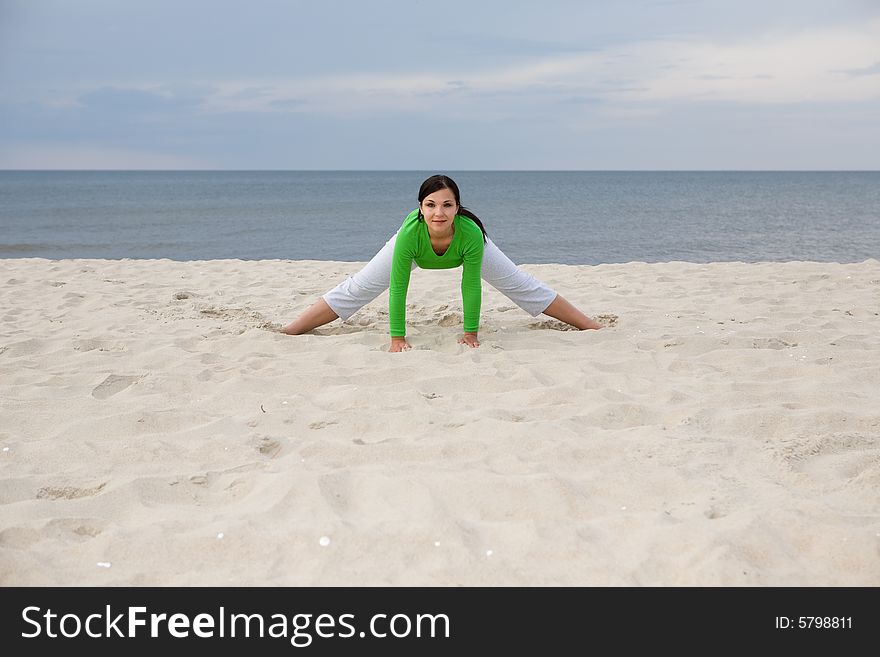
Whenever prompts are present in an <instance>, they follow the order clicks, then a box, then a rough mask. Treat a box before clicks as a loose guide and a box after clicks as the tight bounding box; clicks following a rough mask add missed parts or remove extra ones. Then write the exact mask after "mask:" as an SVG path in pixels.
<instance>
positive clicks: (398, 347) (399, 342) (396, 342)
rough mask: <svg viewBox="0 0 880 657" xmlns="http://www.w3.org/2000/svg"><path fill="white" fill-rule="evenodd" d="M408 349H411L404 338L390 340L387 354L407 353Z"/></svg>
mask: <svg viewBox="0 0 880 657" xmlns="http://www.w3.org/2000/svg"><path fill="white" fill-rule="evenodd" d="M410 349H412V347H411V346H410V344H409V342H407V341H406V338H391V347H389V349H388V353H392V354H396V353H397V352H399V351H409V350H410Z"/></svg>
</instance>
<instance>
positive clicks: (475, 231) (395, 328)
mask: <svg viewBox="0 0 880 657" xmlns="http://www.w3.org/2000/svg"><path fill="white" fill-rule="evenodd" d="M418 216H419V211H418V210H413V211H412V212H410V213H409V216H407V218H406V219H404V221H403V225H402V226H401V227H400V231H399V232H398V233H397V239H396V240H395V242H394V256H393V260H392V263H391V282H390V285H389V287H388V315H389V319H390V321H391V336H392V337H402V336H405V335H406V291H407V289H408V288H409V275H410V272H411V271H412V262H413V260H415V261H416V264H417V265H418V266H419V267H421V268H422V269H452V268H453V267H458V266H459V265H461V266H462V272H461V301H462V305H463V306H464V330H465V331H466V332H468V333H476V332H477V330H478V329H479V327H480V303H481V301H482V290H481V287H480V267H482V265H483V231H481V230H480V227H479V226H477V224H475V223H474V222H473V221H471V220H470V219H469V218H468V217H463V216H461V215H458V214H457V215H455V218H454V219H453V226H454V228H455V234H454V235H453V236H452V242H451V243H450V244H449V248H447V249H446V252H445V253H444V254H443V255H437V254H436V253H434V249H433V248H431V237H430V236H429V235H428V226H427V224H425V222H424V221H419V218H418Z"/></svg>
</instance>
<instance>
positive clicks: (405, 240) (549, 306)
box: [281, 175, 602, 352]
mask: <svg viewBox="0 0 880 657" xmlns="http://www.w3.org/2000/svg"><path fill="white" fill-rule="evenodd" d="M416 265H418V266H419V267H422V268H423V269H450V268H452V267H458V266H459V265H460V266H461V267H462V276H461V295H462V303H463V306H464V335H463V336H462V337H461V338H459V340H458V342H459V343H460V344H466V345H468V346H470V347H479V346H480V341H479V339H478V337H477V334H478V329H479V317H480V303H481V293H480V277H482V278H483V279H485V280H486V282H488V283H489V284H490V285H492V286H493V287H495V289H497V290H498V291H499V292H501V293H502V294H504V295H505V296H506V297H507V298H509V299H510V300H511V301H513V302H514V303H515V304H516V305H518V306H519V307H520V308H522V309H523V310H525V311H526V312H527V313H529V314H530V315H531V316H532V317H537V316H538V315H540V314H541V313H544V314H545V315H549V316H550V317H554V318H556V319H558V320H560V321H563V322H565V323H566V324H571V325H572V326H574V327H575V328H578V329H581V330H583V329H598V328H602V325H601V324H599V323H598V322H596V321H594V320H592V319H590V318H589V317H587V316H586V315H584V314H583V313H582V312H581V311H580V310H578V309H577V308H575V307H574V306H572V305H571V304H570V303H569V302H568V301H566V300H565V299H563V298H562V296H561V295H559V294H557V293H556V292H555V291H553V290H552V289H550V288H549V287H547V286H546V285H545V284H544V283H542V282H541V281H539V280H537V279H536V278H534V277H533V276H530V275H529V274H526V273H525V272H524V271H522V270H520V269H519V268H518V267H517V266H516V265H515V264H513V262H511V260H510V259H509V258H508V257H507V256H506V255H504V254H503V253H502V252H501V250H500V249H499V248H498V247H497V246H495V244H493V243H492V240H490V239H489V238H488V236H487V235H486V229H485V228H484V227H483V224H482V222H481V221H480V220H479V219H478V218H477V217H476V215H474V214H473V213H472V212H471V211H470V210H468V209H467V208H465V207H463V206H462V205H461V194H460V193H459V190H458V185H456V184H455V182H454V181H453V180H452V178H450V177H448V176H440V175H438V176H431V177H430V178H428V179H427V180H425V182H423V183H422V186H421V188H420V189H419V207H418V209H417V210H413V211H412V212H411V213H410V214H409V216H407V218H406V219H405V220H404V222H403V225H402V226H401V227H400V230H399V231H397V233H395V235H394V236H393V237H392V238H391V239H390V240H388V242H387V243H386V244H385V246H384V247H382V249H381V250H380V251H379V253H377V254H376V255H375V256H374V257H373V259H372V260H370V262H368V263H367V265H366V266H365V267H364V268H363V269H361V270H360V271H359V272H358V273H356V274H355V275H354V276H352V277H351V278H348V279H346V280H345V281H343V282H342V283H340V284H339V285H337V286H336V287H335V288H333V289H332V290H330V291H329V292H327V294H325V295H324V296H323V297H321V298H320V299H318V301H316V302H315V303H314V304H312V305H311V306H310V307H309V308H307V309H306V310H305V312H303V314H302V315H300V316H299V317H298V318H297V319H296V320H294V321H293V322H292V323H290V324H288V325H287V326H285V327H284V328H283V329H281V332H282V333H287V334H289V335H300V334H302V333H306V332H308V331H311V330H312V329H314V328H316V327H318V326H321V325H323V324H326V323H328V322H332V321H333V320H334V319H337V318H338V317H341V318H342V319H343V320H346V319H348V318H349V317H351V316H352V315H353V314H354V313H356V312H357V311H358V310H360V309H361V308H362V307H363V306H365V305H366V304H368V303H369V302H370V301H372V300H373V299H375V298H376V297H377V296H379V295H380V294H381V293H382V292H384V291H385V290H386V289H387V290H388V310H389V317H390V323H391V347H390V348H389V350H388V351H390V352H399V351H406V350H408V349H410V348H411V347H410V345H409V343H408V342H407V341H406V330H405V308H406V291H407V287H408V285H409V275H410V272H411V271H412V269H413V268H414V267H415V266H416Z"/></svg>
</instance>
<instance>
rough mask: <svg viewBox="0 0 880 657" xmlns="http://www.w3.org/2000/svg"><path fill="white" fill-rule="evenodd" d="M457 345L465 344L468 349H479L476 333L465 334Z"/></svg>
mask: <svg viewBox="0 0 880 657" xmlns="http://www.w3.org/2000/svg"><path fill="white" fill-rule="evenodd" d="M458 344H466V345H467V346H469V347H479V346H480V341H479V340H478V339H477V334H476V333H465V334H464V335H463V336H462V337H460V338H459V339H458Z"/></svg>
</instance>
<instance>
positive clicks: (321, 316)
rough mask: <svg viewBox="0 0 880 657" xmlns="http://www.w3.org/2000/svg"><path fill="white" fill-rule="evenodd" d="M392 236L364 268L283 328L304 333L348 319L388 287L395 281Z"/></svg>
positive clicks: (290, 332)
mask: <svg viewBox="0 0 880 657" xmlns="http://www.w3.org/2000/svg"><path fill="white" fill-rule="evenodd" d="M396 238H397V233H395V234H394V235H392V236H391V239H389V240H388V241H387V242H386V243H385V246H383V247H382V248H381V249H380V250H379V252H378V253H377V254H376V255H374V256H373V259H372V260H370V262H368V263H367V264H366V265H364V268H363V269H361V270H360V271H359V272H357V273H356V274H354V275H353V276H351V277H349V278H347V279H345V280H344V281H342V282H341V283H340V284H339V285H337V286H336V287H334V288H333V289H332V290H330V291H329V292H327V293H326V294H325V295H324V296H322V297H321V298H320V299H318V300H317V301H316V302H315V303H313V304H312V305H311V306H309V307H308V308H307V309H306V310H305V311H304V312H303V313H302V314H301V315H300V316H299V317H297V318H296V319H295V320H294V321H293V322H291V323H290V324H288V325H287V326H285V327H284V328H283V329H281V332H282V333H287V334H288V335H301V334H302V333H307V332H308V331H311V330H312V329H314V328H317V327H319V326H323V325H324V324H327V323H329V322H332V321H333V320H334V319H336V318H338V317H341V318H342V319H343V321H344V320H346V319H348V318H349V317H351V316H352V315H354V314H355V313H356V312H357V311H358V310H360V309H361V308H363V307H364V306H365V305H367V304H368V303H370V301H372V300H373V299H375V298H376V297H378V296H379V295H380V294H382V292H384V291H385V290H387V289H388V283H389V281H390V280H391V262H392V259H393V256H394V240H395V239H396Z"/></svg>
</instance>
